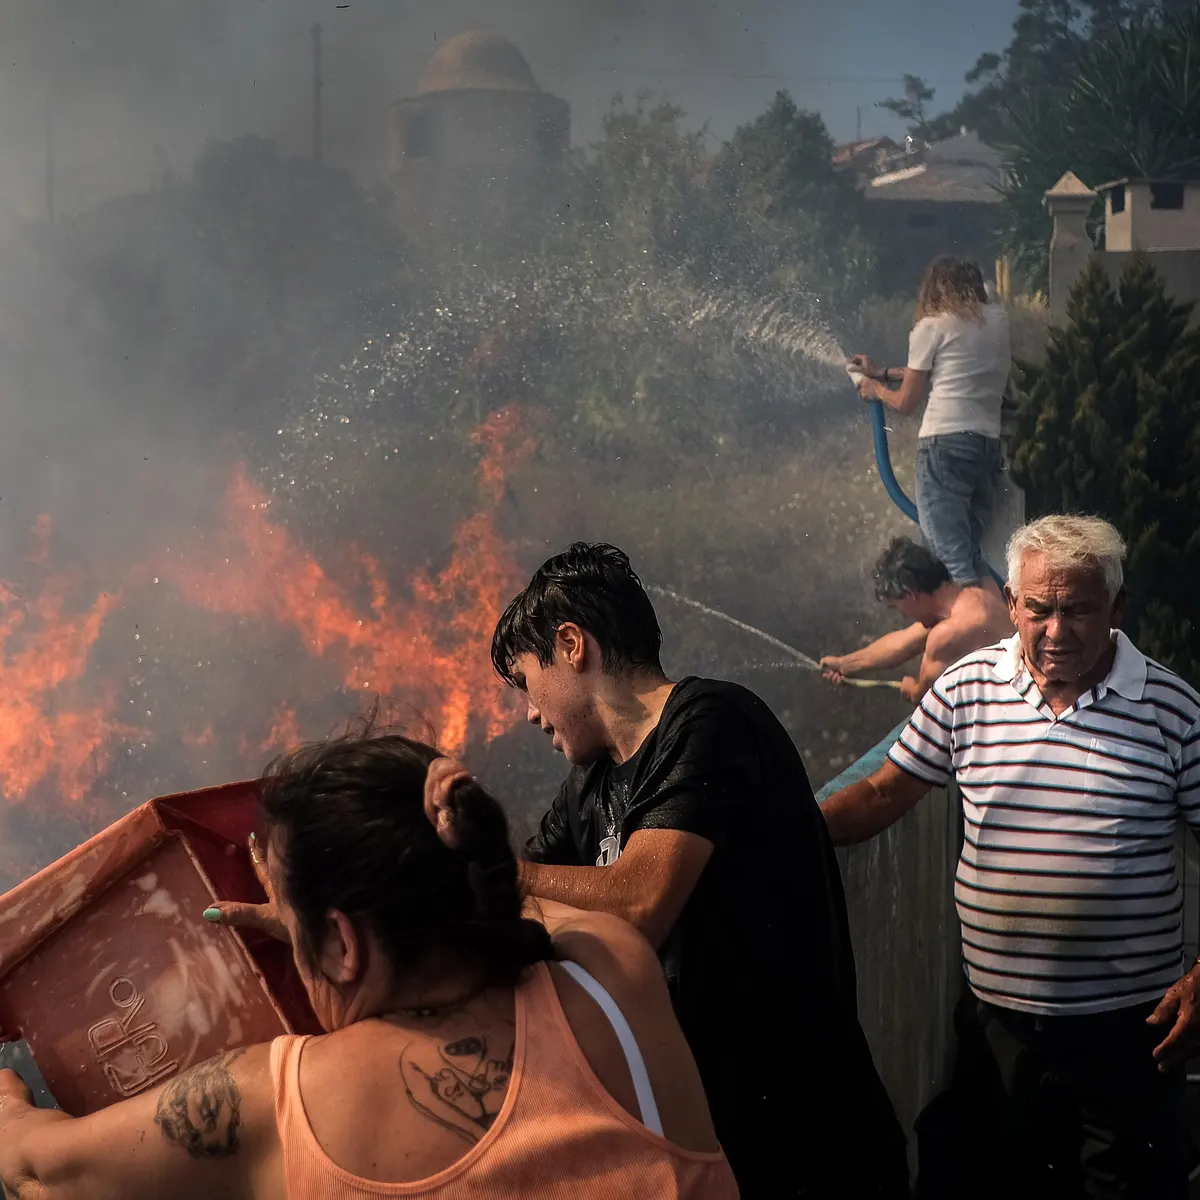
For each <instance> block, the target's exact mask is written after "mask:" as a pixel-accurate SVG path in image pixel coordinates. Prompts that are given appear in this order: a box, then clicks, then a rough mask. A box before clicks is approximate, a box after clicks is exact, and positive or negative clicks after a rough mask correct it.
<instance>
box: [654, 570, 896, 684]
mask: <svg viewBox="0 0 1200 1200" xmlns="http://www.w3.org/2000/svg"><path fill="white" fill-rule="evenodd" d="M646 591H648V592H653V593H654V594H655V595H656V596H666V597H667V599H668V600H674V601H675V602H676V603H678V604H686V605H687V607H688V608H694V609H695V610H696V611H697V612H701V613H703V614H704V615H705V616H706V617H715V618H716V619H717V620H718V621H724V622H725V623H726V624H728V625H732V626H734V628H736V629H740V630H742V632H743V633H749V634H751V635H752V636H754V637H756V638H761V639H762V640H763V641H764V642H767V643H768V644H769V645H772V646H774V647H775V648H776V649H777V650H782V651H783V652H784V653H785V654H787V655H790V656H791V658H792V659H794V660H795V663H796V664H797V665H799V666H802V667H806V668H807V669H808V670H810V671H820V670H822V669H823V668H822V667H821V664H820V663H819V662H817V660H816V659H815V658H812V657H810V656H809V655H807V654H805V653H804V651H803V650H797V649H796V647H795V646H789V645H788V644H787V642H784V641H780V639H779V638H777V637H774V636H772V635H771V634H769V633H767V632H765V631H764V630H762V629H757V628H755V627H754V626H753V625H748V624H747V623H746V622H745V621H739V620H738V619H737V617H731V616H730V615H729V614H728V613H723V612H721V611H720V610H719V609H716V608H709V606H708V605H707V604H701V603H700V601H699V600H693V599H691V598H690V597H689V596H681V595H680V594H679V593H678V592H673V591H671V589H670V588H665V587H656V586H653V585H651V586H648V587H647V588H646ZM772 665H777V664H772ZM842 682H843V683H847V684H849V685H850V686H851V687H860V688H897V689H898V688H899V687H900V685H899V684H898V683H897V682H896V681H895V680H893V679H843V680H842Z"/></svg>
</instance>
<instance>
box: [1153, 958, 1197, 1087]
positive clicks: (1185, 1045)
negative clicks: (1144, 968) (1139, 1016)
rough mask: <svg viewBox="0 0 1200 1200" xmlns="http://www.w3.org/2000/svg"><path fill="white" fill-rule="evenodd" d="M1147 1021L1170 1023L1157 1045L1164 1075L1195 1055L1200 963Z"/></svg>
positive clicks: (1156, 1058)
mask: <svg viewBox="0 0 1200 1200" xmlns="http://www.w3.org/2000/svg"><path fill="white" fill-rule="evenodd" d="M1146 1024H1147V1025H1153V1026H1156V1027H1158V1028H1159V1029H1165V1028H1166V1027H1167V1026H1168V1025H1169V1026H1170V1030H1169V1032H1168V1033H1167V1036H1166V1037H1165V1038H1163V1040H1162V1041H1161V1042H1159V1043H1158V1045H1157V1046H1155V1047H1154V1061H1155V1062H1157V1063H1158V1069H1159V1070H1160V1071H1161V1072H1163V1074H1166V1073H1167V1072H1169V1071H1174V1070H1175V1069H1176V1068H1178V1067H1181V1066H1183V1064H1184V1063H1185V1062H1187V1060H1188V1059H1189V1058H1191V1056H1192V1055H1193V1054H1194V1053H1195V1052H1196V1050H1197V1048H1200V966H1196V967H1193V968H1192V969H1191V970H1190V971H1189V972H1188V973H1187V974H1186V975H1185V976H1184V977H1183V978H1182V979H1181V980H1179V982H1178V983H1176V984H1173V985H1172V986H1171V988H1170V990H1169V991H1168V992H1167V994H1166V995H1165V996H1164V997H1163V998H1162V1001H1161V1002H1160V1003H1159V1006H1158V1007H1157V1008H1156V1009H1155V1010H1154V1011H1153V1012H1152V1013H1151V1014H1150V1015H1149V1016H1148V1017H1147V1018H1146Z"/></svg>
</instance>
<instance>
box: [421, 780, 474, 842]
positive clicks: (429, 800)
mask: <svg viewBox="0 0 1200 1200" xmlns="http://www.w3.org/2000/svg"><path fill="white" fill-rule="evenodd" d="M470 778H471V772H470V771H468V770H467V768H466V767H464V766H463V765H462V763H460V762H456V761H455V760H454V759H453V758H435V759H434V760H433V762H431V763H430V764H429V770H428V771H426V773H425V816H426V817H427V818H428V819H429V823H430V824H431V825H432V826H433V827H434V829H436V830H437V835H438V837H439V838H441V839H442V841H443V842H445V843H446V845H447V846H449V847H450V849H451V850H454V849H457V847H458V837H457V834H456V831H455V828H454V817H455V814H456V813H457V811H458V807H457V805H456V804H455V801H454V789H455V788H456V787H457V786H458V785H459V784H460V783H464V782H465V781H466V780H468V779H470Z"/></svg>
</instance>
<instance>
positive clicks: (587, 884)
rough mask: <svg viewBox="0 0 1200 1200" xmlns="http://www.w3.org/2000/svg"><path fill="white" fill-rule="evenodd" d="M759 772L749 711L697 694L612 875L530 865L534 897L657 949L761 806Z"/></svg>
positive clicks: (661, 755)
mask: <svg viewBox="0 0 1200 1200" xmlns="http://www.w3.org/2000/svg"><path fill="white" fill-rule="evenodd" d="M758 764H759V756H758V749H757V742H756V741H755V738H754V734H753V730H752V728H751V726H750V722H749V718H748V717H747V716H746V715H745V714H744V713H743V711H742V710H741V709H740V708H738V707H737V706H736V705H733V704H731V703H730V702H729V701H728V700H727V699H726V698H725V697H724V696H722V695H718V694H713V693H712V692H707V691H704V690H702V689H698V690H696V691H694V692H692V693H691V694H690V695H689V696H686V697H684V698H683V699H682V700H681V701H680V704H679V707H678V708H677V709H676V711H675V712H674V715H673V716H672V717H671V719H670V724H669V725H668V726H666V727H663V726H660V728H659V731H658V738H657V745H656V749H655V756H654V760H653V762H652V764H650V766H649V774H648V776H647V778H646V779H645V781H644V782H643V783H641V784H639V796H638V797H637V798H635V804H636V805H637V815H636V821H635V827H634V828H633V829H632V830H631V831H630V833H629V839H628V841H627V842H626V843H625V845H624V847H623V848H622V851H621V856H620V858H618V859H617V861H616V862H615V863H613V864H612V865H611V866H608V867H551V866H538V865H527V864H522V868H521V870H522V878H523V880H524V882H525V883H526V884H527V886H528V890H529V891H531V892H532V893H533V894H534V895H535V896H544V897H545V898H546V899H548V900H557V901H559V902H561V903H563V904H569V905H572V906H573V907H575V908H583V909H589V910H592V911H598V912H607V913H612V914H613V915H614V916H618V917H622V918H623V919H625V920H626V921H628V922H629V923H630V924H631V925H633V926H634V927H635V928H636V929H637V930H638V931H639V932H640V933H641V934H642V935H643V936H644V937H645V938H646V939H647V940H648V941H649V942H650V943H651V945H653V946H654V947H655V949H658V948H659V947H660V946H662V944H663V942H665V941H666V939H667V935H668V934H669V933H670V932H671V930H672V929H673V928H674V926H675V923H676V921H678V919H679V915H680V913H682V912H683V908H684V905H685V904H686V903H687V901H688V897H689V896H690V895H691V894H692V890H693V889H694V888H695V886H696V884H697V883H698V882H699V880H700V877H701V875H703V874H704V870H705V868H706V867H707V866H708V861H709V859H710V858H711V857H712V855H713V853H714V852H715V851H717V850H718V849H719V848H720V847H721V846H722V845H723V844H724V842H725V841H726V839H727V838H728V837H729V836H730V832H731V830H732V828H733V827H734V823H735V822H736V821H737V817H738V813H739V812H740V811H741V809H742V806H744V805H746V804H752V803H754V797H755V794H756V791H757V789H758V778H759V776H758V772H759V769H760V768H759V765H758Z"/></svg>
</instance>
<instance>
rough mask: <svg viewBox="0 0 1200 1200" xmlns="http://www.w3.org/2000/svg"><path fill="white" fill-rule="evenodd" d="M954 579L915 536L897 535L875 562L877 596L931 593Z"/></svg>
mask: <svg viewBox="0 0 1200 1200" xmlns="http://www.w3.org/2000/svg"><path fill="white" fill-rule="evenodd" d="M949 582H950V572H949V571H948V570H946V567H945V564H944V563H943V562H942V561H941V559H939V558H934V556H933V555H932V554H930V552H929V551H928V550H926V549H925V547H924V546H919V545H918V544H917V543H916V542H914V541H913V540H912V539H911V538H904V537H898V538H893V539H892V540H891V541H890V542H889V543H888V546H887V549H886V550H884V552H883V553H882V554H881V555H880V556H879V559H878V561H877V562H876V563H875V598H876V599H877V600H900V599H903V597H905V596H907V595H908V594H909V593H910V592H913V593H917V594H920V595H926V596H931V595H933V593H934V592H936V591H937V590H938V588H940V587H941V586H942V584H943V583H949Z"/></svg>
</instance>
